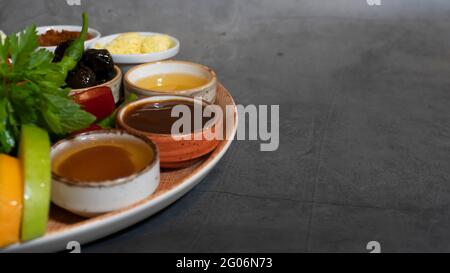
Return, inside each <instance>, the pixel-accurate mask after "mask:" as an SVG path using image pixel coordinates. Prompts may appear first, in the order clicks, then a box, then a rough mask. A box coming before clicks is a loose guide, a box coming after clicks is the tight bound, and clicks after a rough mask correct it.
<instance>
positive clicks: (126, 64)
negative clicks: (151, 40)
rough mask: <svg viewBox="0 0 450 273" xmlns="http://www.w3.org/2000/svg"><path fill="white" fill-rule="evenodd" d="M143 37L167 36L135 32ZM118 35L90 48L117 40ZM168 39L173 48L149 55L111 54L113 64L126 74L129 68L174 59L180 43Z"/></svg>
mask: <svg viewBox="0 0 450 273" xmlns="http://www.w3.org/2000/svg"><path fill="white" fill-rule="evenodd" d="M136 33H139V34H141V35H144V36H151V35H167V34H162V33H157V32H136ZM120 34H122V33H118V34H112V35H108V36H105V37H102V38H100V39H98V40H97V41H96V42H95V43H91V44H90V46H89V47H90V48H94V47H95V45H96V44H99V45H101V46H104V45H106V44H108V43H109V42H111V41H112V40H114V39H115V38H117V37H118V36H119V35H120ZM168 36H169V38H170V39H172V43H173V46H172V47H171V48H169V49H168V50H164V51H160V52H155V53H149V54H111V55H112V57H113V60H114V63H116V64H118V65H119V66H120V68H121V69H122V70H123V72H126V71H127V70H128V69H130V68H131V67H133V66H135V65H137V64H142V63H148V62H156V61H161V60H166V59H170V58H172V57H174V56H175V55H177V54H178V52H179V51H180V42H179V41H178V39H176V38H175V37H172V36H170V35H168Z"/></svg>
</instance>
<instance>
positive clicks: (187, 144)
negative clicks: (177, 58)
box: [116, 96, 223, 168]
mask: <svg viewBox="0 0 450 273" xmlns="http://www.w3.org/2000/svg"><path fill="white" fill-rule="evenodd" d="M164 101H185V102H188V103H194V104H196V103H202V104H203V106H205V107H206V106H207V105H212V104H211V103H209V102H207V101H204V100H199V99H193V98H190V97H184V96H154V97H148V98H142V99H139V100H137V101H134V102H131V103H129V104H127V105H125V106H124V107H122V108H120V110H119V111H118V113H117V116H116V125H117V126H118V127H119V128H121V129H124V130H126V131H128V132H131V133H132V134H140V135H144V136H147V137H148V138H149V139H151V140H152V141H153V142H154V143H156V145H157V146H158V148H159V152H160V157H159V158H160V162H161V167H162V168H182V167H187V166H190V165H192V164H194V163H195V162H197V161H199V160H200V159H201V158H202V157H203V156H204V155H207V154H208V153H210V152H211V151H213V150H214V149H215V148H216V147H217V145H218V144H219V142H220V139H218V138H212V139H208V138H207V135H213V134H215V133H216V132H221V131H223V119H222V118H221V117H218V116H214V117H212V119H211V120H210V121H208V123H209V125H208V126H205V128H203V129H202V130H198V131H195V130H193V132H191V133H187V134H184V135H183V134H178V135H175V136H172V135H171V134H161V133H153V132H147V131H142V130H139V129H136V128H133V127H131V126H130V125H128V124H127V123H126V121H125V120H126V117H127V115H128V114H129V113H131V112H132V111H133V109H135V108H136V107H142V106H144V105H151V104H155V103H158V102H164ZM216 130H219V131H216ZM187 138H189V139H187Z"/></svg>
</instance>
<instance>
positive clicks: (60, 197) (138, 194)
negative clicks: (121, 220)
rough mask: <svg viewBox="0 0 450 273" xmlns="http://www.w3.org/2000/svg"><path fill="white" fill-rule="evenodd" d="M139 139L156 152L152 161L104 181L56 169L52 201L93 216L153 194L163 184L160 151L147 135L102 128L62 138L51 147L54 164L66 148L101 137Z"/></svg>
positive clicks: (66, 150) (72, 147) (95, 141)
mask: <svg viewBox="0 0 450 273" xmlns="http://www.w3.org/2000/svg"><path fill="white" fill-rule="evenodd" d="M117 138H122V139H127V140H131V141H136V142H137V143H139V145H143V146H142V148H149V151H150V150H151V151H152V152H153V159H152V161H151V162H150V163H149V164H148V165H147V166H146V167H145V168H144V169H143V170H141V171H139V172H137V173H135V174H132V175H130V176H128V177H124V178H119V179H115V180H111V181H102V182H82V183H80V182H77V181H73V180H70V179H66V178H64V177H61V176H59V175H57V174H55V173H54V172H53V173H52V202H53V203H55V204H56V205H58V206H59V207H62V208H64V209H66V210H68V211H71V212H73V213H75V214H78V215H81V216H85V217H92V216H96V215H99V214H102V213H106V212H110V211H113V210H118V209H121V208H125V207H127V206H130V205H132V204H134V203H136V202H138V201H140V200H142V199H144V198H146V197H148V196H150V195H151V194H152V193H153V192H154V191H155V190H156V188H157V187H158V185H159V178H160V169H159V151H158V148H157V147H156V145H155V144H154V143H153V142H151V141H150V140H149V139H147V138H145V137H143V136H137V135H132V134H129V133H126V132H125V131H122V130H99V131H92V132H88V133H83V134H79V135H76V136H73V137H69V138H67V139H64V140H61V141H59V142H57V143H56V144H54V145H53V147H52V150H51V158H52V164H55V162H57V161H58V160H63V158H61V157H62V156H63V153H64V152H66V153H67V152H68V151H69V152H70V151H71V149H72V151H73V149H74V147H75V145H89V146H94V145H96V143H98V142H99V141H104V140H111V139H117Z"/></svg>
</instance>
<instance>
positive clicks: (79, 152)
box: [52, 139, 154, 183]
mask: <svg viewBox="0 0 450 273" xmlns="http://www.w3.org/2000/svg"><path fill="white" fill-rule="evenodd" d="M72 146H73V147H69V148H67V149H66V150H64V151H62V152H61V153H60V155H59V156H57V157H56V158H55V159H54V160H53V163H52V170H53V172H54V173H55V174H57V175H59V176H61V177H64V178H66V179H70V180H73V181H77V182H80V183H83V182H102V181H110V180H114V179H118V178H124V177H128V176H130V175H132V174H135V173H138V172H140V171H141V170H143V169H145V167H146V166H148V165H149V164H150V162H151V161H152V160H153V156H154V155H153V150H152V149H151V148H150V147H149V146H148V145H146V144H145V143H139V142H136V141H131V140H127V139H114V140H94V141H90V142H89V143H86V144H84V143H82V144H78V145H72Z"/></svg>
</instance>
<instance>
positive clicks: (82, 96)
mask: <svg viewBox="0 0 450 273" xmlns="http://www.w3.org/2000/svg"><path fill="white" fill-rule="evenodd" d="M72 98H73V100H74V101H75V102H76V103H78V104H79V105H81V107H82V108H83V109H84V110H85V111H87V112H89V113H91V114H92V115H94V116H95V117H96V118H97V120H100V119H103V118H105V117H107V116H109V115H110V114H111V113H112V112H113V111H114V109H115V107H116V105H115V104H114V97H113V95H112V92H111V88H109V87H107V86H100V87H94V88H91V89H88V90H86V91H83V92H81V93H78V94H75V95H73V96H72Z"/></svg>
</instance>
